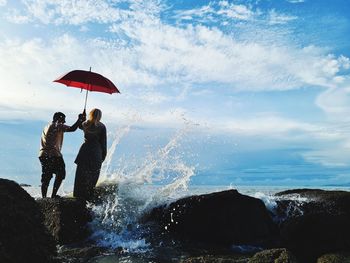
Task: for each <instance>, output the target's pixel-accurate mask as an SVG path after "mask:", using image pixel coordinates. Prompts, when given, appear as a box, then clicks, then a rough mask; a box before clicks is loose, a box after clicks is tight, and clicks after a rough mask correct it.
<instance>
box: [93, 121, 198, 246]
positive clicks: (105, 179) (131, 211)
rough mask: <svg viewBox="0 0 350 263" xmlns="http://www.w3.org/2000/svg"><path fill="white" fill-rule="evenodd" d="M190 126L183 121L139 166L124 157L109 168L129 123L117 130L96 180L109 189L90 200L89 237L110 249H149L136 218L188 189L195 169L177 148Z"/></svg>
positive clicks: (128, 130)
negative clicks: (99, 198)
mask: <svg viewBox="0 0 350 263" xmlns="http://www.w3.org/2000/svg"><path fill="white" fill-rule="evenodd" d="M190 129H191V125H190V124H188V123H186V125H185V126H184V127H183V128H182V129H181V130H179V131H178V132H176V133H175V134H174V136H173V137H171V138H170V140H169V141H168V143H167V144H166V145H165V146H163V147H162V148H160V149H158V150H157V151H155V152H154V153H149V154H148V155H147V156H146V158H145V160H144V161H143V162H142V164H141V165H140V166H136V167H135V168H134V167H130V163H131V162H130V161H128V160H125V163H124V164H120V165H119V168H117V170H114V171H112V170H111V167H112V164H113V156H114V153H115V150H116V148H117V145H118V144H119V143H120V141H121V140H122V138H123V137H125V136H126V135H127V134H128V133H129V132H130V130H131V126H130V125H129V126H126V127H123V128H121V129H119V130H117V134H118V135H117V136H115V137H114V139H113V142H112V144H111V146H110V148H109V149H108V154H107V157H106V161H105V165H104V167H103V169H102V176H101V179H100V180H99V182H100V183H101V184H109V185H111V186H112V190H111V191H110V192H109V194H108V195H106V196H105V198H104V201H103V202H102V203H101V204H98V205H92V204H90V209H91V210H92V211H93V214H94V220H93V222H92V223H91V228H92V230H93V235H92V236H91V238H92V239H93V240H94V241H95V242H96V243H97V244H98V245H100V246H105V247H111V248H113V249H115V248H117V247H123V248H125V249H127V250H128V251H135V250H139V249H141V250H147V249H149V248H148V246H147V244H146V241H145V239H144V232H145V231H146V230H145V229H144V228H143V227H142V226H141V225H139V224H138V222H137V221H138V218H140V216H141V215H142V214H143V213H144V212H145V210H147V209H151V208H152V207H154V206H156V205H158V204H161V203H164V202H167V201H170V200H173V199H175V198H177V197H179V196H181V195H185V194H186V193H187V186H188V183H189V181H190V179H191V177H192V176H193V175H194V174H195V172H194V167H191V166H188V165H187V164H185V162H184V161H183V157H184V154H185V153H184V152H180V149H181V140H182V139H183V138H184V137H185V135H186V134H187V133H188V132H189V131H190ZM118 161H121V159H119V160H118Z"/></svg>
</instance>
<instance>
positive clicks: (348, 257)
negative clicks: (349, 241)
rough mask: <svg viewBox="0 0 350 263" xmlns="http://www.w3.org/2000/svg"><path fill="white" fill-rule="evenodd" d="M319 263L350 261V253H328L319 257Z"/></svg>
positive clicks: (347, 262)
mask: <svg viewBox="0 0 350 263" xmlns="http://www.w3.org/2000/svg"><path fill="white" fill-rule="evenodd" d="M317 263H350V253H349V252H347V253H337V254H326V255H323V256H321V257H319V258H318V259H317Z"/></svg>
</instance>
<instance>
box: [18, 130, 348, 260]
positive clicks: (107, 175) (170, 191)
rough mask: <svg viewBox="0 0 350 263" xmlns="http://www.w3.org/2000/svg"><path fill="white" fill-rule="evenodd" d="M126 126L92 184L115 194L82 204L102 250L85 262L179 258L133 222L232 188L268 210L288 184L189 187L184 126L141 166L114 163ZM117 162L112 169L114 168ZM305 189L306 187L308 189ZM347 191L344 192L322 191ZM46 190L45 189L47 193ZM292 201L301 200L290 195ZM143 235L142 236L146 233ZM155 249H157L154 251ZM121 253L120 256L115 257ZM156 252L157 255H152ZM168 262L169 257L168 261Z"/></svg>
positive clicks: (36, 191) (34, 191) (67, 191)
mask: <svg viewBox="0 0 350 263" xmlns="http://www.w3.org/2000/svg"><path fill="white" fill-rule="evenodd" d="M129 130H130V127H129V126H127V127H124V128H122V129H120V130H119V131H118V132H117V133H116V136H114V137H113V138H114V139H113V141H112V144H111V146H110V148H109V149H108V154H107V157H106V160H105V162H104V164H103V167H102V169H101V175H100V179H99V182H98V184H112V185H117V187H116V188H115V192H113V193H111V194H110V195H106V197H105V200H104V201H103V202H102V203H101V204H99V205H94V204H88V206H89V209H90V210H91V211H92V213H93V220H92V222H91V223H90V225H89V227H90V229H91V230H92V235H91V236H90V238H89V239H90V241H92V242H93V243H94V244H96V245H97V246H99V247H103V248H106V249H107V250H106V251H109V252H106V254H104V255H102V256H99V257H96V258H94V259H91V260H90V261H89V262H91V263H109V262H153V261H152V258H153V257H154V254H155V253H156V254H158V256H159V255H161V254H162V255H164V254H167V255H168V259H169V258H172V257H173V258H176V259H178V258H181V255H178V254H176V251H175V250H171V251H167V250H166V249H167V248H160V247H158V248H155V247H154V246H151V245H150V244H149V243H148V242H147V240H146V239H145V232H146V231H149V230H146V229H144V228H143V226H142V225H139V223H138V219H139V218H140V217H141V216H142V215H143V214H144V213H145V212H147V211H149V210H150V209H152V208H154V207H156V206H158V205H160V204H165V203H170V202H172V201H174V200H177V199H179V198H182V197H186V196H190V195H198V194H207V193H213V192H218V191H223V190H228V189H237V190H238V191H239V192H240V193H241V194H245V195H249V196H252V197H256V198H259V199H261V200H262V201H263V202H264V203H265V205H266V207H267V208H268V209H269V210H270V211H272V212H273V210H274V208H275V207H276V200H278V198H280V197H276V196H274V194H275V193H276V192H280V191H283V190H286V189H291V188H293V187H288V186H240V185H218V186H213V185H204V186H203V185H201V186H198V185H191V184H190V182H191V178H193V177H194V176H196V167H194V166H191V165H188V164H187V163H186V162H185V161H184V159H183V158H182V154H181V153H179V151H178V149H177V148H178V145H179V140H181V138H182V137H183V136H184V134H185V133H186V132H187V131H186V128H185V129H183V130H180V131H179V132H178V133H176V134H175V135H174V136H173V137H172V138H171V139H170V140H169V141H168V143H167V144H165V145H164V146H163V147H160V148H159V149H158V150H156V151H154V152H153V153H150V154H148V155H147V156H145V157H144V160H143V161H142V162H132V161H130V160H128V161H123V160H114V158H113V156H114V153H115V151H116V149H117V145H118V143H119V142H120V140H121V139H122V138H123V136H125V135H126V134H127V133H128V132H129ZM115 162H118V165H115ZM308 188H310V187H308ZM25 189H26V190H27V191H28V192H29V193H30V194H31V195H32V196H33V197H35V198H39V197H40V188H39V187H25ZM327 189H337V190H339V189H340V190H349V188H335V187H333V188H331V187H329V188H327ZM50 191H51V189H49V193H50ZM71 193H72V186H70V185H63V186H62V187H61V189H60V191H59V195H61V196H69V195H71ZM292 198H295V200H296V201H300V202H305V201H307V200H305V199H303V198H300V197H299V196H297V195H296V196H294V197H292ZM146 234H147V233H146ZM159 249H160V251H159ZM235 249H236V250H240V251H241V252H246V251H248V252H249V251H253V250H254V249H256V248H254V247H252V248H251V247H236V248H235ZM115 251H119V252H120V251H121V252H122V254H123V256H120V255H118V256H116V255H115ZM156 251H157V252H156ZM169 261H170V262H171V259H169Z"/></svg>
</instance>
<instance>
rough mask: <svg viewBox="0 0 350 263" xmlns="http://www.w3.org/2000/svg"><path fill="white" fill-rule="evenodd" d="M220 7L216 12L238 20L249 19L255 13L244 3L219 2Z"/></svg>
mask: <svg viewBox="0 0 350 263" xmlns="http://www.w3.org/2000/svg"><path fill="white" fill-rule="evenodd" d="M219 6H220V9H219V10H218V12H217V13H218V14H220V15H225V16H227V17H228V18H233V19H239V20H249V19H252V18H253V16H254V15H255V13H254V11H252V10H251V8H249V7H248V6H245V5H236V4H230V3H229V2H228V1H220V2H219Z"/></svg>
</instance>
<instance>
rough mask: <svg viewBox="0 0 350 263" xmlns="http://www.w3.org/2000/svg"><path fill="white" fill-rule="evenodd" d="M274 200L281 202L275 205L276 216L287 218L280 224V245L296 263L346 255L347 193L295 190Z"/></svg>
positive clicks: (349, 237)
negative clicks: (343, 252) (328, 255)
mask: <svg viewBox="0 0 350 263" xmlns="http://www.w3.org/2000/svg"><path fill="white" fill-rule="evenodd" d="M277 196H280V197H283V199H284V200H281V201H277V203H278V209H277V211H278V213H280V214H283V213H285V214H288V217H285V218H284V219H283V220H282V222H281V224H280V234H281V238H282V242H283V244H284V246H285V247H287V248H288V249H290V250H291V251H292V252H293V253H294V254H295V255H296V256H297V258H298V260H300V261H301V262H305V263H310V262H316V260H317V258H318V257H319V256H321V255H323V254H326V253H332V252H337V251H350V224H349V222H350V192H345V191H324V190H316V189H298V190H288V191H284V192H281V193H278V194H277ZM295 197H298V198H299V199H300V198H305V200H304V201H296V200H295ZM293 199H294V200H293ZM292 207H294V209H292ZM286 209H287V210H288V211H286ZM283 211H284V212H283ZM290 211H293V213H291V212H290Z"/></svg>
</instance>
